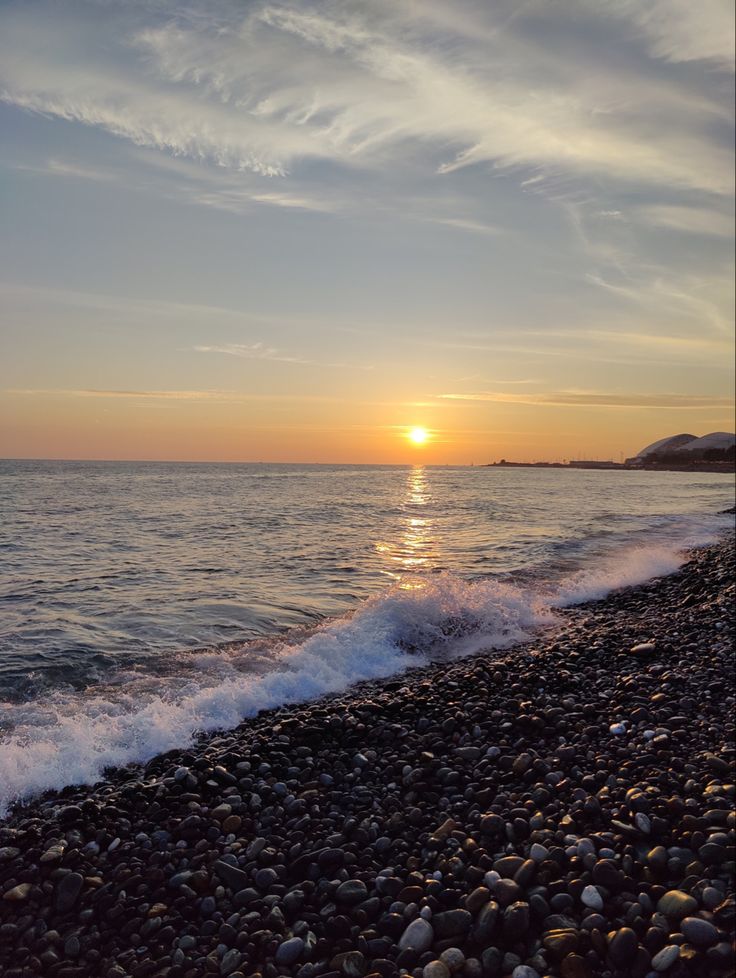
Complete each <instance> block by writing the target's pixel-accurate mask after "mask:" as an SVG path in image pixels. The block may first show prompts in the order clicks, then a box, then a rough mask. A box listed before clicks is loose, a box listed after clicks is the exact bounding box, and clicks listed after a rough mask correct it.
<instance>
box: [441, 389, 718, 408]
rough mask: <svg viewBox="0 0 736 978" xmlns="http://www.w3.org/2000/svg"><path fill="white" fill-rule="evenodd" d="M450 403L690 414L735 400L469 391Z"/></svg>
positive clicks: (447, 396) (451, 397)
mask: <svg viewBox="0 0 736 978" xmlns="http://www.w3.org/2000/svg"><path fill="white" fill-rule="evenodd" d="M439 397H441V398H444V399H445V400H450V401H491V402H496V403H501V404H532V405H537V406H541V407H604V408H664V409H669V410H688V411H691V410H693V409H701V408H708V409H712V408H714V407H732V406H733V398H729V397H706V396H700V395H690V394H618V393H604V392H602V391H550V392H545V393H536V394H534V393H529V394H510V393H508V392H506V391H469V392H464V393H456V394H440V395H439Z"/></svg>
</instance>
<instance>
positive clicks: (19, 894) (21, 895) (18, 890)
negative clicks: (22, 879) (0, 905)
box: [3, 883, 33, 903]
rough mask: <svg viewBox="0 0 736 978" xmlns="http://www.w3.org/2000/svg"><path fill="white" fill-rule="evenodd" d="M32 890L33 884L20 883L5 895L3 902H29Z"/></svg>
mask: <svg viewBox="0 0 736 978" xmlns="http://www.w3.org/2000/svg"><path fill="white" fill-rule="evenodd" d="M32 889H33V884H32V883H19V884H18V885H17V886H14V887H13V889H12V890H8V892H7V893H3V900H9V901H10V902H11V903H19V902H20V901H21V900H27V899H28V896H29V894H30V892H31V890H32Z"/></svg>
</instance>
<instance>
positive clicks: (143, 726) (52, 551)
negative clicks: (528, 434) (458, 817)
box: [0, 461, 733, 814]
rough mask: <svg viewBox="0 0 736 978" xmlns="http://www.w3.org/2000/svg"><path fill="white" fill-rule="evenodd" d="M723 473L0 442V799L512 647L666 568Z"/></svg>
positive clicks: (720, 498)
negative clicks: (45, 457) (128, 457)
mask: <svg viewBox="0 0 736 978" xmlns="http://www.w3.org/2000/svg"><path fill="white" fill-rule="evenodd" d="M731 505H733V482H732V479H731V477H730V476H724V475H718V474H710V473H708V474H689V473H674V472H663V473H654V472H638V473H637V472H615V471H614V472H606V471H579V470H577V471H576V470H559V469H549V470H544V469H500V468H484V467H475V468H440V467H436V468H435V467H414V468H408V467H394V466H345V465H342V466H316V465H315V466H309V465H214V464H213V465H210V464H186V463H179V464H170V463H123V462H119V463H118V462H40V461H39V462H34V461H17V462H16V461H0V515H1V523H0V814H2V813H3V812H4V811H5V810H6V809H7V806H8V805H9V804H10V803H12V802H13V801H14V800H17V799H21V798H29V797H31V796H33V795H34V794H37V793H38V792H41V791H43V790H45V789H47V788H52V787H62V786H64V785H65V784H72V783H85V782H90V781H94V780H95V779H97V778H99V777H100V776H101V774H102V772H103V770H104V769H105V767H106V766H109V765H113V764H125V763H128V762H130V761H145V760H147V759H149V758H150V757H151V756H153V755H154V754H155V753H158V752H160V751H163V750H168V749H171V748H172V747H175V746H182V745H186V744H187V743H189V742H191V740H192V738H193V736H195V735H196V733H197V732H198V731H203V730H213V729H219V728H227V727H231V726H234V725H235V724H237V723H238V722H239V721H240V720H241V719H242V718H243V717H244V716H249V715H253V714H255V713H256V712H258V710H260V709H264V708H268V707H273V706H279V705H281V704H284V703H293V702H299V701H304V700H307V699H310V698H313V697H315V696H319V695H322V694H325V693H329V692H331V691H338V690H342V689H344V688H345V687H346V686H348V685H349V684H350V683H352V682H355V681H358V680H361V679H369V678H375V677H382V676H388V675H392V674H396V673H400V672H401V671H402V670H404V669H406V668H408V667H409V666H411V665H415V664H419V663H421V662H423V661H426V660H427V659H429V658H443V657H449V656H455V655H460V654H467V653H470V652H476V651H481V650H484V649H488V650H489V651H492V650H493V649H507V648H510V647H512V646H514V645H515V644H517V643H519V642H522V641H524V640H526V639H528V638H530V637H532V636H533V635H534V634H535V633H536V632H537V631H538V630H539V629H544V628H549V627H554V624H555V608H559V607H561V606H564V605H570V604H574V603H576V602H580V601H584V600H587V599H589V598H595V597H601V596H603V595H605V594H606V593H608V592H609V591H611V590H612V589H615V588H617V587H621V586H624V585H628V584H635V583H639V582H641V581H644V580H647V579H648V578H651V577H654V576H658V575H661V574H665V573H669V572H671V571H673V570H675V569H676V568H677V567H678V566H679V564H680V563H681V562H682V552H683V550H684V549H685V548H687V547H690V546H695V545H700V544H704V543H707V542H710V541H712V540H714V539H716V538H717V537H718V535H719V534H720V533H721V532H723V531H724V530H725V529H726V528H728V527H729V526H732V525H733V518H732V517H728V516H724V515H719V513H720V511H722V510H723V509H725V508H727V507H729V506H731Z"/></svg>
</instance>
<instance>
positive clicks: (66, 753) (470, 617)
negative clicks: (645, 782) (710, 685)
mask: <svg viewBox="0 0 736 978" xmlns="http://www.w3.org/2000/svg"><path fill="white" fill-rule="evenodd" d="M553 620H554V617H553V614H552V612H551V611H550V609H549V608H547V607H545V606H544V604H543V603H542V602H541V601H538V600H535V599H533V598H530V597H529V595H527V594H525V593H524V592H523V591H522V590H520V589H519V588H516V587H514V586H513V585H510V584H505V583H501V582H494V581H486V582H477V583H467V582H463V581H461V580H460V579H458V578H454V577H451V576H449V575H448V576H440V577H438V578H436V579H434V580H432V581H431V582H430V583H429V584H427V585H426V586H419V585H417V586H415V587H399V586H397V587H396V588H395V589H394V590H392V591H391V592H389V593H388V594H384V595H379V596H376V597H374V598H371V599H369V600H368V601H366V602H365V603H364V604H363V605H361V606H360V607H359V608H358V610H357V611H356V612H355V613H354V614H353V615H352V616H350V617H348V618H344V619H339V620H337V621H333V622H330V623H328V624H325V625H323V626H321V627H319V628H317V629H316V630H315V631H314V632H313V633H312V634H311V635H309V636H308V637H307V638H305V639H304V640H303V641H302V642H301V643H299V644H297V645H294V644H287V643H285V642H281V643H280V644H275V645H273V646H272V648H271V654H270V657H269V661H268V665H267V671H265V672H261V673H260V674H256V675H254V674H253V673H252V672H247V673H244V672H242V671H240V668H239V667H240V664H241V660H242V659H243V658H244V659H245V661H246V662H247V660H248V656H247V654H246V655H245V656H243V651H245V652H246V653H247V648H246V649H245V650H243V649H241V651H240V654H238V653H237V652H235V653H233V654H231V655H229V656H228V655H222V654H215V653H210V654H201V655H200V656H199V657H198V660H197V665H198V670H197V672H196V678H193V677H192V675H191V670H190V669H189V670H187V674H185V675H173V676H168V677H155V678H154V677H151V676H143V677H141V676H136V675H135V674H133V675H130V676H121V677H120V678H119V681H118V683H117V684H116V685H115V687H114V688H106V689H104V691H99V690H95V691H94V692H92V691H88V692H87V693H84V694H80V693H75V692H62V691H57V692H56V693H54V694H52V695H51V696H48V697H46V698H45V699H44V700H43V701H42V702H39V701H36V702H33V703H26V704H23V705H15V706H10V705H9V707H8V709H7V710H6V711H5V716H4V717H3V719H4V722H5V723H6V724H10V725H12V730H11V732H10V734H9V735H8V736H7V737H6V738H5V739H4V740H3V741H2V751H0V816H4V815H5V814H7V811H8V808H9V807H10V805H11V804H13V803H14V802H17V801H21V800H24V799H28V798H30V797H32V796H34V795H38V794H40V793H42V792H44V791H46V790H48V789H50V788H61V787H63V786H65V785H68V784H89V783H93V782H95V781H98V780H100V779H101V778H102V777H103V774H104V771H105V769H106V768H109V767H119V766H123V765H126V764H130V763H145V762H146V761H148V760H150V758H152V757H154V756H155V755H156V754H159V753H162V752H164V751H167V750H171V749H172V748H174V747H186V746H188V745H189V744H191V743H192V742H193V740H194V739H195V737H196V736H197V734H199V733H207V732H211V731H214V730H222V729H230V728H232V727H235V726H237V724H238V723H240V722H241V720H243V719H244V718H246V717H252V716H255V715H256V714H257V713H258V712H259V711H261V710H266V709H270V708H272V707H278V706H282V705H284V704H287V703H297V702H304V701H307V700H312V699H316V698H318V697H320V696H323V695H325V694H328V693H337V692H341V691H342V690H344V689H346V688H347V687H348V686H350V685H352V684H353V683H355V682H358V681H360V680H369V679H379V678H383V677H386V676H390V675H394V674H397V673H401V672H403V671H404V670H406V669H407V668H408V667H410V666H413V665H418V664H421V663H423V662H427V661H429V660H430V659H432V658H436V657H441V656H444V655H448V656H449V655H455V654H457V655H459V654H471V653H473V652H477V651H480V649H507V648H510V647H511V646H513V645H516V644H518V643H519V642H523V641H524V640H526V639H528V638H529V637H531V635H532V634H533V632H534V630H535V629H537V628H539V627H540V626H542V625H545V624H549V623H551V622H552V621H553ZM189 665H191V662H190V663H189ZM261 668H263V660H261Z"/></svg>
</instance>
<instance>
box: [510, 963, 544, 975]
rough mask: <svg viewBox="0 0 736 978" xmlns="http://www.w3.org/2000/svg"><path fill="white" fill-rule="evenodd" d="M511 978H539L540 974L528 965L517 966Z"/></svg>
mask: <svg viewBox="0 0 736 978" xmlns="http://www.w3.org/2000/svg"><path fill="white" fill-rule="evenodd" d="M511 978H539V972H538V971H537V970H536V969H535V968H532V967H530V966H529V965H528V964H517V966H516V967H515V968H514V970H513V971H512V972H511Z"/></svg>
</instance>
